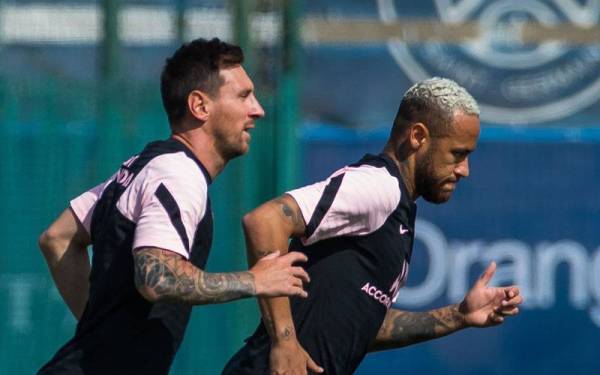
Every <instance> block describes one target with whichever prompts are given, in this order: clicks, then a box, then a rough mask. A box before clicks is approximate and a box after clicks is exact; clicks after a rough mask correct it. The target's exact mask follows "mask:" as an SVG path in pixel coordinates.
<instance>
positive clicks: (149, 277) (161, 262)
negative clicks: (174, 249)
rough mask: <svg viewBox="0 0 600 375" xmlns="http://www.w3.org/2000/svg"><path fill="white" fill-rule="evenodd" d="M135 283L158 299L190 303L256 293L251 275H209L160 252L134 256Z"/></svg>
mask: <svg viewBox="0 0 600 375" xmlns="http://www.w3.org/2000/svg"><path fill="white" fill-rule="evenodd" d="M134 262H135V284H136V286H137V287H140V286H143V287H146V288H149V289H150V290H151V291H152V292H153V293H154V294H155V295H156V296H157V298H158V299H160V300H163V299H164V300H169V301H179V302H186V303H190V304H207V303H220V302H226V301H231V300H234V299H239V298H243V297H250V296H253V295H255V294H256V291H255V287H254V276H253V275H252V273H250V272H235V273H208V272H203V271H202V270H200V269H198V268H196V267H194V266H193V265H192V264H191V263H189V262H187V261H185V260H183V259H181V258H179V256H177V255H175V254H166V253H165V252H164V251H162V250H160V249H145V250H140V251H138V252H137V253H136V254H135V255H134Z"/></svg>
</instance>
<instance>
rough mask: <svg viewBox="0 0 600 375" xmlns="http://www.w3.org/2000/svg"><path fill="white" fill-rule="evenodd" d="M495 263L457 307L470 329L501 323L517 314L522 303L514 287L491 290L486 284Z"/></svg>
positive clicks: (493, 270) (491, 274)
mask: <svg viewBox="0 0 600 375" xmlns="http://www.w3.org/2000/svg"><path fill="white" fill-rule="evenodd" d="M495 271H496V263H495V262H492V263H490V265H489V266H488V268H487V269H486V270H485V272H484V273H483V274H482V275H481V277H480V278H479V280H477V281H476V282H475V284H474V285H473V287H472V288H471V290H469V292H468V293H467V295H466V296H465V299H464V300H463V302H462V303H461V304H460V306H459V311H460V312H461V313H462V314H463V316H464V319H465V323H466V324H467V325H468V326H472V327H489V326H494V325H498V324H500V323H502V322H503V321H504V318H505V317H507V316H514V315H517V314H518V313H519V308H518V307H517V306H518V305H520V304H521V303H522V302H523V297H521V296H520V295H519V288H517V287H516V286H508V287H499V288H492V287H488V286H487V285H488V283H489V282H490V280H491V279H492V276H494V272H495Z"/></svg>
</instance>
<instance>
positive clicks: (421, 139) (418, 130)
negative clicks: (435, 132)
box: [408, 122, 430, 150]
mask: <svg viewBox="0 0 600 375" xmlns="http://www.w3.org/2000/svg"><path fill="white" fill-rule="evenodd" d="M408 141H409V143H410V146H411V147H412V149H413V150H418V149H419V148H421V146H424V147H427V144H428V143H429V142H430V136H429V129H427V127H426V126H425V124H423V123H421V122H416V123H414V124H412V125H411V126H410V128H409V130H408Z"/></svg>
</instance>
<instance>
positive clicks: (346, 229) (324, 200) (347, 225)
mask: <svg viewBox="0 0 600 375" xmlns="http://www.w3.org/2000/svg"><path fill="white" fill-rule="evenodd" d="M287 194H289V195H290V196H292V197H293V198H294V199H295V200H296V202H297V203H298V206H299V207H300V211H301V212H302V216H303V217H304V221H305V223H306V233H305V236H304V237H303V238H302V242H303V243H304V244H305V245H310V244H313V243H315V242H317V241H320V240H324V239H327V238H331V237H338V236H347V235H348V236H350V235H366V234H369V233H372V232H374V231H375V230H377V229H378V228H380V227H381V226H382V225H383V223H384V222H385V221H386V219H387V217H388V216H389V215H390V214H391V213H392V212H393V211H394V210H395V208H396V207H397V205H398V203H399V202H400V189H399V185H398V181H397V180H396V178H395V177H393V176H391V175H390V174H389V173H388V172H387V170H386V169H385V168H383V167H382V168H378V167H374V166H370V165H364V166H358V167H345V168H343V169H340V170H339V171H337V172H335V173H334V174H333V175H331V176H330V177H329V178H328V179H326V180H325V181H321V182H317V183H315V184H313V185H309V186H305V187H302V188H300V189H296V190H292V191H289V192H287Z"/></svg>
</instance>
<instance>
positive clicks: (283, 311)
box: [243, 195, 322, 373]
mask: <svg viewBox="0 0 600 375" xmlns="http://www.w3.org/2000/svg"><path fill="white" fill-rule="evenodd" d="M243 226H244V233H245V236H246V246H247V251H248V260H249V262H250V264H254V263H255V262H256V261H257V260H258V259H260V258H262V257H264V256H266V255H268V254H270V253H271V252H273V251H276V250H279V251H281V252H286V251H287V248H288V241H289V239H290V237H299V236H302V235H304V232H305V230H306V224H305V223H304V219H303V217H302V214H301V212H300V208H299V207H298V204H297V203H296V201H295V200H294V199H293V198H292V197H291V196H289V195H283V196H281V197H279V198H277V199H274V200H271V201H269V202H267V203H265V204H263V205H262V206H260V207H258V208H257V209H255V210H254V211H252V212H250V213H249V214H247V215H245V216H244V219H243ZM259 306H260V309H261V313H262V317H263V322H264V324H265V327H266V329H267V332H268V333H269V336H270V337H271V341H272V349H271V359H270V363H271V371H273V372H274V373H280V372H281V373H286V372H287V371H288V370H291V371H294V370H295V371H299V372H300V373H302V372H304V373H306V367H307V366H308V367H309V369H311V370H312V371H316V372H322V369H320V367H318V366H317V365H316V364H315V363H314V362H313V361H312V359H311V358H310V357H309V356H308V354H306V352H305V351H304V349H303V348H302V347H301V346H300V344H299V343H298V340H297V338H296V330H295V327H294V322H293V320H292V313H291V310H290V302H289V299H288V298H286V297H282V298H261V299H259ZM278 371H279V372H278Z"/></svg>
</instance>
